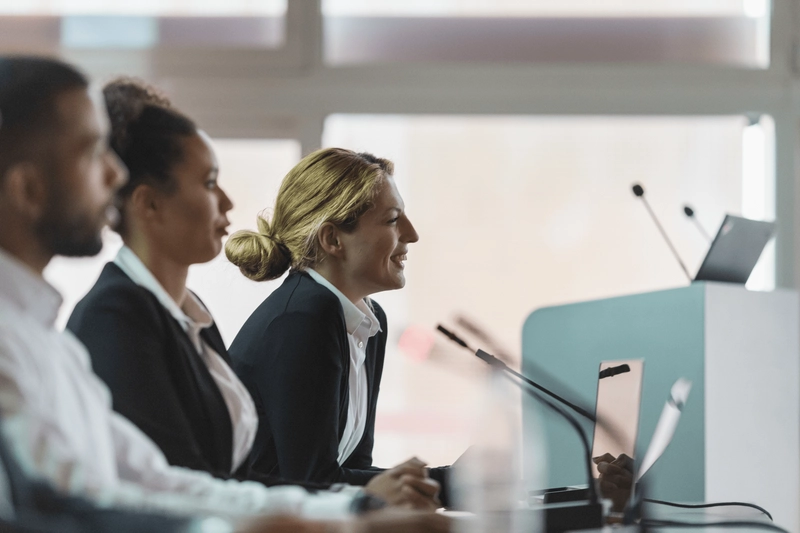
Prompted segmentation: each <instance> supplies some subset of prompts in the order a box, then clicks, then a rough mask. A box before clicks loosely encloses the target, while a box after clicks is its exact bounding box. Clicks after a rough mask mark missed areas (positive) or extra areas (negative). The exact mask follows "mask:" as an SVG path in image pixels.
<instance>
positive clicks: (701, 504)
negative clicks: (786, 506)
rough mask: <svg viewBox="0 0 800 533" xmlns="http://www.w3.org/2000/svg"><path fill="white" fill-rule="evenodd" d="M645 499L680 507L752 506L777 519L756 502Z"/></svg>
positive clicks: (650, 501)
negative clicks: (697, 501) (692, 501)
mask: <svg viewBox="0 0 800 533" xmlns="http://www.w3.org/2000/svg"><path fill="white" fill-rule="evenodd" d="M643 501H645V502H647V503H653V504H656V505H667V506H669V507H680V508H682V509H707V508H711V507H750V508H751V509H756V510H758V511H761V512H762V513H764V514H765V515H766V516H767V518H769V519H770V521H771V522H774V521H775V519H774V518H772V514H771V513H770V512H769V511H767V510H766V509H764V508H763V507H761V506H760V505H756V504H754V503H746V502H714V503H676V502H668V501H665V500H653V499H650V498H645V499H644V500H643Z"/></svg>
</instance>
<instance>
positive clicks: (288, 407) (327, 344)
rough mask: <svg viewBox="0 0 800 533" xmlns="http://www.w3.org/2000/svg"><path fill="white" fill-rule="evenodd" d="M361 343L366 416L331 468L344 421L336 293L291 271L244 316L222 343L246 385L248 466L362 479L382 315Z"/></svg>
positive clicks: (343, 360) (344, 362)
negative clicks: (251, 408)
mask: <svg viewBox="0 0 800 533" xmlns="http://www.w3.org/2000/svg"><path fill="white" fill-rule="evenodd" d="M374 308H375V315H376V316H377V317H378V320H379V322H380V325H381V330H382V331H380V332H378V333H377V334H376V335H375V336H374V337H372V338H370V340H369V342H368V343H367V350H366V352H367V357H366V361H365V363H364V365H365V366H364V368H365V371H366V374H367V388H368V395H369V396H368V401H367V421H366V427H365V429H364V435H363V437H362V438H361V441H360V442H359V444H358V446H357V447H356V449H355V451H354V452H353V453H352V454H351V455H350V457H349V458H348V459H347V460H346V461H345V463H344V464H343V465H341V466H339V464H338V462H337V457H338V455H339V452H338V448H339V441H340V440H341V437H342V434H343V432H344V427H345V424H346V422H347V406H348V402H349V387H348V380H349V375H350V348H349V344H348V340H347V329H346V326H345V321H344V311H343V310H342V305H341V303H340V302H339V299H338V298H337V297H336V295H335V294H333V293H332V292H331V291H330V290H328V289H327V288H325V287H323V286H322V285H320V284H319V283H317V282H316V281H314V280H313V279H312V278H311V276H309V275H308V274H307V273H305V272H293V273H291V274H290V275H289V276H288V277H287V278H286V280H285V281H284V282H283V284H282V285H281V286H280V287H279V288H278V289H277V290H276V291H275V292H273V293H272V294H271V295H270V296H269V297H268V298H267V299H266V300H264V302H262V304H261V305H260V306H259V307H258V308H257V309H256V310H255V311H254V312H253V314H252V315H250V318H248V319H247V322H245V324H244V326H242V329H241V330H240V331H239V334H238V335H237V336H236V339H235V340H234V341H233V343H232V344H231V347H230V350H229V351H230V354H231V359H232V360H233V369H234V370H235V371H236V373H237V374H238V375H239V378H240V379H241V380H242V382H243V383H244V384H245V386H246V387H247V388H248V390H250V394H251V395H252V396H253V400H254V401H255V404H256V409H257V410H258V417H259V426H258V434H257V436H256V442H255V444H254V446H253V453H252V454H251V456H250V459H251V465H252V468H253V469H254V470H257V471H259V472H261V473H265V474H269V475H273V476H281V477H288V478H291V479H302V480H309V481H318V482H330V483H333V482H337V483H342V482H343V483H349V484H351V485H364V484H366V483H367V482H368V481H369V480H370V479H371V478H372V477H373V476H375V475H376V474H378V473H380V472H381V471H382V470H381V469H378V468H374V467H373V466H372V445H373V437H374V433H375V408H376V404H377V401H378V391H379V389H380V383H381V374H382V372H383V357H384V352H385V348H386V315H385V314H384V313H383V310H382V309H381V308H380V306H379V305H377V304H374Z"/></svg>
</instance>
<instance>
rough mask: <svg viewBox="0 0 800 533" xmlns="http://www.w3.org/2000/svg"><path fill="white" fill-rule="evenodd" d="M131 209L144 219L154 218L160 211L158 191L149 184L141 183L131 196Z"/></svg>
mask: <svg viewBox="0 0 800 533" xmlns="http://www.w3.org/2000/svg"><path fill="white" fill-rule="evenodd" d="M129 202H130V210H131V212H132V213H133V214H134V215H135V216H136V217H137V218H140V219H142V220H147V219H150V218H153V217H154V216H156V214H157V213H158V192H157V191H156V190H155V189H154V188H153V187H151V186H150V185H147V184H141V185H139V186H138V187H136V188H135V189H133V192H132V193H131V196H130V200H129Z"/></svg>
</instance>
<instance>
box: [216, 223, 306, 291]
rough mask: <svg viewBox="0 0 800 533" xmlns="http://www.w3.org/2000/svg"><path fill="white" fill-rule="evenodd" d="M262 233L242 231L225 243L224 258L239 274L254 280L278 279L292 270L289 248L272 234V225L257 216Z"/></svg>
mask: <svg viewBox="0 0 800 533" xmlns="http://www.w3.org/2000/svg"><path fill="white" fill-rule="evenodd" d="M258 229H259V231H257V232H256V231H249V230H242V231H237V232H236V233H234V234H233V235H231V236H230V238H229V239H228V242H227V243H225V256H226V257H227V258H228V261H230V262H231V263H233V264H234V265H236V266H237V267H239V271H240V272H241V273H242V274H244V275H245V276H246V277H247V278H249V279H252V280H253V281H267V280H271V279H276V278H279V277H281V276H282V275H283V273H284V272H286V271H287V270H288V269H289V266H290V265H291V261H292V257H291V253H290V252H289V249H288V248H287V247H286V246H285V245H284V244H283V243H282V242H281V241H280V239H278V238H276V236H274V235H273V234H272V232H271V231H270V228H269V223H268V222H267V221H266V219H264V218H263V217H261V216H259V217H258Z"/></svg>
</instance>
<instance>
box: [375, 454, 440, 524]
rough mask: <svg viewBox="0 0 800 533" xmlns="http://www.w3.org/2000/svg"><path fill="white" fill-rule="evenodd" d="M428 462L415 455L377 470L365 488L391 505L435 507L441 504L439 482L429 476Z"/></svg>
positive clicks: (417, 507)
mask: <svg viewBox="0 0 800 533" xmlns="http://www.w3.org/2000/svg"><path fill="white" fill-rule="evenodd" d="M425 466H426V465H425V463H423V462H422V461H420V460H419V459H417V458H416V457H412V458H411V459H409V460H408V461H406V462H404V463H401V464H399V465H397V466H396V467H394V468H392V469H391V470H387V471H385V472H382V473H381V474H378V475H377V476H375V477H374V478H372V479H371V480H370V482H369V483H367V486H366V487H364V491H365V492H367V493H368V494H370V495H372V496H377V497H378V498H381V499H383V500H384V501H385V502H386V503H388V504H389V505H392V506H395V507H404V508H408V509H419V510H428V511H433V510H435V509H438V508H439V507H441V506H442V503H441V502H440V501H439V489H440V487H439V483H437V482H436V481H434V480H433V479H431V478H430V477H428V470H427V469H426V468H425Z"/></svg>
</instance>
